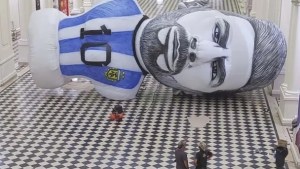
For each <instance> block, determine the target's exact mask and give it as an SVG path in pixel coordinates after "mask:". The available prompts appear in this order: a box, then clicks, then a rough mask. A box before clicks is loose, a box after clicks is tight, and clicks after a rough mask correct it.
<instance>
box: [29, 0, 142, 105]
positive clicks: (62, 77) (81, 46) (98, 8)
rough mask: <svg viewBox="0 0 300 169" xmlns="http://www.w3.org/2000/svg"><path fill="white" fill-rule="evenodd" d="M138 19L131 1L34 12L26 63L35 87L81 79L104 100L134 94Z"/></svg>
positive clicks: (139, 76) (139, 74) (138, 73)
mask: <svg viewBox="0 0 300 169" xmlns="http://www.w3.org/2000/svg"><path fill="white" fill-rule="evenodd" d="M143 17H144V16H143V13H142V11H141V9H140V8H139V6H138V4H137V2H136V1H135V0H110V1H102V2H100V3H99V4H97V5H95V6H94V7H93V8H92V9H91V10H89V11H87V12H86V13H83V14H81V15H78V16H71V17H68V16H66V15H64V14H63V13H62V12H60V11H58V10H56V9H44V10H39V11H35V12H34V13H33V14H32V16H31V19H30V24H29V39H30V59H29V63H30V67H31V73H32V76H33V79H34V81H35V83H36V85H37V86H38V87H41V88H50V89H52V88H57V87H60V86H62V85H64V84H66V83H67V82H68V81H69V79H70V78H73V77H84V78H87V79H89V80H91V82H92V83H93V84H94V85H95V89H96V90H97V91H98V92H99V93H100V94H101V95H103V96H105V97H107V98H110V99H115V100H126V99H132V98H134V97H135V95H136V93H137V91H138V89H139V86H140V84H141V82H142V80H143V78H144V74H143V73H142V72H141V69H140V67H139V66H138V64H137V63H136V60H135V57H134V50H133V45H132V44H133V42H132V39H133V36H134V30H135V29H136V27H137V25H138V23H139V21H140V20H142V19H143Z"/></svg>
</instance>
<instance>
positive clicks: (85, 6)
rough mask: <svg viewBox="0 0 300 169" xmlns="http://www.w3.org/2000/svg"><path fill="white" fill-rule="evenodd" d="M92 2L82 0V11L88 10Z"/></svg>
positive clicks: (90, 0)
mask: <svg viewBox="0 0 300 169" xmlns="http://www.w3.org/2000/svg"><path fill="white" fill-rule="evenodd" d="M92 4H93V2H92V0H83V8H84V11H87V10H89V9H90V8H91V7H92Z"/></svg>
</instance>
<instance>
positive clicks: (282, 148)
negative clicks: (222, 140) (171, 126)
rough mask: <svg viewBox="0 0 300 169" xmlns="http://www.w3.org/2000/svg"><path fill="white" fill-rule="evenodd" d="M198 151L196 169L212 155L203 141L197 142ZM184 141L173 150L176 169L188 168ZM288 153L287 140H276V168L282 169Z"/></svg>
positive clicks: (204, 165) (195, 161)
mask: <svg viewBox="0 0 300 169" xmlns="http://www.w3.org/2000/svg"><path fill="white" fill-rule="evenodd" d="M198 147H199V152H197V153H196V155H195V156H194V165H195V167H196V169H206V168H207V160H209V159H210V158H211V157H212V155H213V154H212V152H211V151H210V150H208V148H207V145H206V144H205V143H204V142H200V143H199V144H198ZM185 149H186V141H185V140H182V141H180V142H179V143H178V146H177V148H176V150H175V162H176V169H188V168H189V162H188V158H187V153H186V152H185ZM287 155H288V149H287V141H285V140H278V145H277V146H276V147H275V153H274V157H275V163H276V168H277V169H284V164H285V158H286V157H287Z"/></svg>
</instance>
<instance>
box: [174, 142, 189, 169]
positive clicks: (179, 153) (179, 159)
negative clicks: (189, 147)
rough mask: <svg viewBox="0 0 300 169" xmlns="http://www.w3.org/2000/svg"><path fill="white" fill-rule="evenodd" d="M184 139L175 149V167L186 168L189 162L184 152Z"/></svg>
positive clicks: (178, 168) (177, 168)
mask: <svg viewBox="0 0 300 169" xmlns="http://www.w3.org/2000/svg"><path fill="white" fill-rule="evenodd" d="M185 147H186V141H185V140H182V141H180V142H179V143H178V147H177V148H176V150H175V162H176V169H188V168H189V163H188V158H187V153H186V152H185Z"/></svg>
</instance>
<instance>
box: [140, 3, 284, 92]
mask: <svg viewBox="0 0 300 169" xmlns="http://www.w3.org/2000/svg"><path fill="white" fill-rule="evenodd" d="M138 34H139V35H138V36H139V38H138V39H139V40H140V42H139V43H140V44H139V45H140V51H139V53H138V55H139V58H140V61H141V62H143V64H144V67H145V69H146V70H147V71H149V72H150V73H151V74H152V75H153V76H154V77H155V78H156V79H157V80H158V81H160V82H161V83H163V84H165V85H167V86H170V87H172V88H176V89H179V90H183V91H186V92H188V93H199V92H201V93H203V92H204V93H213V92H220V91H231V92H238V91H248V90H253V89H258V88H262V87H265V86H267V85H269V84H270V83H271V82H272V81H273V80H274V79H275V78H276V77H277V75H278V74H279V72H280V71H281V68H282V66H283V64H284V61H285V57H286V43H285V39H284V36H283V34H282V33H281V31H280V30H279V29H278V28H277V27H276V26H275V25H274V24H272V23H270V22H265V21H261V20H257V19H254V18H249V17H245V16H240V15H237V14H233V13H228V12H222V11H217V10H212V9H203V8H186V9H181V10H177V11H174V12H170V13H165V14H162V15H159V16H157V17H155V18H154V19H152V20H151V21H150V22H148V23H147V24H145V25H144V29H143V30H142V31H141V32H139V33H138Z"/></svg>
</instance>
